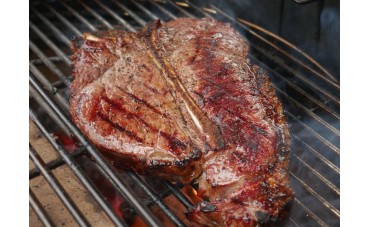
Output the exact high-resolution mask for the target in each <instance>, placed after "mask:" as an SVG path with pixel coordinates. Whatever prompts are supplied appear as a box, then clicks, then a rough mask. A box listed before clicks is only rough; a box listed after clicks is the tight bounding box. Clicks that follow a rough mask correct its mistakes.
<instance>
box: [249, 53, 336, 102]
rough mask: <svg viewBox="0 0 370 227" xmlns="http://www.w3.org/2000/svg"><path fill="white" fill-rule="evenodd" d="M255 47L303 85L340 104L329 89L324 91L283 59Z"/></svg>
mask: <svg viewBox="0 0 370 227" xmlns="http://www.w3.org/2000/svg"><path fill="white" fill-rule="evenodd" d="M253 47H254V49H256V50H257V51H259V52H260V53H263V55H264V56H265V57H267V58H268V59H270V60H272V61H274V62H276V63H278V64H279V66H281V67H283V68H284V69H285V70H286V71H287V72H289V73H291V74H293V75H294V76H295V77H296V78H298V79H299V80H301V81H302V82H303V83H305V84H306V85H308V86H309V87H310V88H312V89H313V90H315V91H316V92H318V93H320V94H321V95H324V96H325V97H326V98H328V99H330V100H332V101H333V102H335V103H336V104H337V105H339V104H340V101H339V98H337V97H336V96H334V95H333V94H331V93H329V92H328V91H327V89H324V88H322V87H321V86H319V85H318V84H317V83H316V82H313V81H311V80H310V79H307V78H306V77H305V76H304V75H303V74H302V73H301V72H299V71H297V70H295V69H293V68H292V67H290V66H288V65H287V64H285V63H284V61H282V60H281V59H279V58H277V57H274V56H273V55H270V54H267V52H268V51H267V50H263V49H262V48H260V47H259V46H253ZM272 47H273V48H275V47H274V46H272Z"/></svg>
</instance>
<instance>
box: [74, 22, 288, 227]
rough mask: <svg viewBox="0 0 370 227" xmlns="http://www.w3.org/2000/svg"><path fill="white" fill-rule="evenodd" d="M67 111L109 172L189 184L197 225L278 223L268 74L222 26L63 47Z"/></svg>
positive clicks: (284, 133)
mask: <svg viewBox="0 0 370 227" xmlns="http://www.w3.org/2000/svg"><path fill="white" fill-rule="evenodd" d="M73 51H74V55H73V57H72V60H73V76H74V77H75V80H74V81H73V83H72V85H71V97H70V113H71V116H72V119H73V121H74V122H75V123H76V125H77V126H78V127H79V128H80V129H81V131H82V132H83V133H84V134H85V135H86V136H87V138H88V139H89V140H90V141H91V142H92V143H93V144H94V145H95V146H96V147H97V148H99V149H100V150H101V151H102V152H103V153H104V154H105V155H106V156H107V157H108V158H109V159H110V160H112V162H113V164H114V165H115V166H116V167H117V168H122V169H132V170H135V171H137V172H139V173H142V174H149V175H154V176H159V177H162V178H164V179H168V180H171V181H180V182H184V183H189V182H191V181H194V180H196V181H197V182H198V184H199V189H198V191H197V192H198V195H199V196H201V197H203V198H204V202H202V203H199V204H196V205H195V207H194V208H192V209H191V210H189V211H188V213H187V217H188V218H189V220H191V221H193V222H194V223H197V224H199V225H204V226H241V225H242V226H255V225H261V224H262V225H264V224H270V223H278V222H279V221H281V220H282V218H283V217H284V216H285V214H286V213H287V208H288V206H289V204H290V202H291V201H292V199H293V196H294V193H293V191H292V189H291V188H290V186H289V179H288V175H289V174H288V166H289V155H290V137H289V132H288V126H287V123H286V121H285V119H284V116H283V110H282V106H281V103H280V102H279V100H278V98H277V97H276V94H275V90H274V87H273V85H272V84H271V82H270V81H269V78H268V76H267V75H266V73H265V72H264V70H262V69H261V68H260V67H258V66H256V65H253V64H251V63H250V61H249V60H248V57H247V56H248V51H249V46H248V44H247V43H246V41H245V40H244V39H243V37H242V36H241V35H240V34H239V33H238V32H237V31H236V30H235V29H233V28H232V27H231V26H230V25H229V24H226V23H222V22H219V21H215V20H211V19H190V18H180V19H177V20H172V21H169V22H166V23H161V22H159V21H155V22H152V23H150V24H148V25H147V26H146V27H145V28H144V29H143V30H141V31H139V32H137V33H132V32H127V31H120V30H111V31H106V32H99V33H97V34H93V35H92V34H87V33H86V34H84V36H83V37H82V38H79V39H77V40H75V41H74V42H73Z"/></svg>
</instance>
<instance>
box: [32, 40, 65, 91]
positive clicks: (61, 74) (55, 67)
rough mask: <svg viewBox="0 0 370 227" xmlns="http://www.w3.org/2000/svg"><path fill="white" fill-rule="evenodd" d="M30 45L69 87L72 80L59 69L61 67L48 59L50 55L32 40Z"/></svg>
mask: <svg viewBox="0 0 370 227" xmlns="http://www.w3.org/2000/svg"><path fill="white" fill-rule="evenodd" d="M29 46H30V48H31V50H32V51H33V52H34V53H35V54H36V55H37V56H38V57H39V58H40V59H41V60H42V61H43V62H44V64H45V65H46V66H47V67H48V68H49V69H50V70H51V71H53V72H54V73H55V75H56V76H58V77H59V79H60V80H61V81H63V83H64V84H65V85H66V86H67V87H69V85H70V84H71V81H69V80H68V78H67V77H66V76H65V75H64V73H63V72H62V71H60V70H59V68H58V67H57V66H56V65H55V64H54V63H53V62H52V61H50V60H49V59H48V57H47V56H46V55H45V54H44V53H43V52H42V51H41V50H40V49H39V48H38V47H37V46H36V45H35V44H34V43H33V42H32V41H31V40H30V41H29Z"/></svg>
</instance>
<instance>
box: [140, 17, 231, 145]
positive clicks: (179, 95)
mask: <svg viewBox="0 0 370 227" xmlns="http://www.w3.org/2000/svg"><path fill="white" fill-rule="evenodd" d="M160 26H161V23H160V21H159V20H157V21H155V22H153V23H151V24H149V25H148V26H147V27H146V28H145V29H144V30H143V31H142V33H141V36H143V37H144V40H145V42H146V44H147V45H148V47H149V50H150V51H149V56H150V57H151V59H152V60H153V62H154V63H155V64H156V65H157V66H158V68H159V69H160V70H161V71H162V76H163V77H164V78H165V80H166V81H167V82H168V85H169V86H170V91H171V93H172V95H173V97H174V98H175V100H177V102H178V105H185V106H186V107H187V108H186V110H187V111H188V113H189V114H190V116H191V117H192V119H193V121H194V123H195V125H197V126H198V129H199V133H200V134H202V135H204V136H203V137H204V139H205V141H207V142H208V145H209V147H210V148H211V149H212V150H220V149H222V148H223V147H224V146H225V142H224V140H223V138H222V135H221V130H220V128H219V127H218V126H217V125H216V124H215V123H214V122H212V121H211V120H210V119H208V118H207V116H206V115H205V114H204V113H203V112H202V110H201V109H200V108H199V106H198V105H197V104H196V102H195V101H194V100H193V99H192V98H191V96H190V94H189V92H188V91H187V90H186V88H185V87H184V85H183V84H182V82H181V80H180V78H179V77H178V75H177V74H176V71H175V69H173V67H172V66H171V64H170V63H169V62H168V60H167V59H166V58H164V57H163V56H161V55H160V53H159V51H158V49H157V47H156V40H157V39H158V37H157V29H158V28H159V27H160Z"/></svg>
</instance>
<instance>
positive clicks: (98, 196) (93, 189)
mask: <svg viewBox="0 0 370 227" xmlns="http://www.w3.org/2000/svg"><path fill="white" fill-rule="evenodd" d="M30 117H31V119H32V121H33V122H34V123H35V125H36V126H37V127H38V128H39V129H40V131H41V132H42V134H43V135H44V136H45V137H46V139H47V140H48V141H49V143H50V144H51V145H52V146H53V147H54V149H55V150H56V151H57V152H58V153H59V155H60V156H61V157H62V158H63V159H64V161H65V163H66V164H67V165H68V166H69V168H70V169H71V170H72V171H73V173H74V174H75V175H76V176H77V178H78V179H79V180H80V182H81V183H82V184H83V185H84V186H85V188H86V189H87V190H88V191H89V192H90V194H91V195H92V196H93V198H94V199H95V200H96V201H97V202H98V204H99V205H100V206H101V207H102V209H103V210H104V211H105V213H106V214H107V215H108V216H109V217H110V219H111V220H112V221H113V222H114V223H115V224H116V225H117V226H127V225H126V224H125V223H123V222H122V221H121V219H120V218H119V217H118V216H117V215H116V213H115V212H114V211H113V209H112V207H111V205H110V204H109V203H108V202H107V201H106V199H104V198H103V196H102V195H101V194H100V193H99V192H98V190H97V189H96V187H95V186H94V185H93V183H92V182H91V180H90V179H89V178H88V177H86V175H85V174H84V173H83V172H82V171H81V169H80V168H79V165H78V164H77V163H76V162H75V160H74V159H72V158H71V157H70V156H69V155H68V153H67V152H66V151H65V150H64V148H62V147H61V146H59V145H58V144H57V142H56V141H55V140H54V139H53V138H52V136H51V135H50V133H49V132H48V131H47V130H46V128H45V126H44V125H43V124H42V123H41V122H40V120H39V118H38V117H37V116H36V114H35V113H34V112H33V111H32V110H30Z"/></svg>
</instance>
